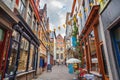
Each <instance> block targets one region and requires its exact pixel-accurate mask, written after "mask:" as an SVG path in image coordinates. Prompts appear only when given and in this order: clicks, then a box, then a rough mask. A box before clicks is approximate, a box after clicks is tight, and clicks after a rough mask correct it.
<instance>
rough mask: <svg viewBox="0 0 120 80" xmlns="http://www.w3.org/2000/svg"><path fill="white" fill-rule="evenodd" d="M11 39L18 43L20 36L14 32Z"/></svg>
mask: <svg viewBox="0 0 120 80" xmlns="http://www.w3.org/2000/svg"><path fill="white" fill-rule="evenodd" d="M12 38H13V39H14V40H16V41H19V38H20V34H19V33H18V32H17V31H15V30H14V31H13V33H12Z"/></svg>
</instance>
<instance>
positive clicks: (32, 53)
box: [5, 15, 40, 80]
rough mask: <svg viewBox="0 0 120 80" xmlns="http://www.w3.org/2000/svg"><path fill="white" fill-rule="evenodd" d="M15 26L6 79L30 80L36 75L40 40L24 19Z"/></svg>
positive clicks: (20, 18)
mask: <svg viewBox="0 0 120 80" xmlns="http://www.w3.org/2000/svg"><path fill="white" fill-rule="evenodd" d="M17 17H18V18H19V20H20V21H19V23H18V24H17V25H15V26H13V33H12V37H11V40H10V47H9V53H8V59H7V65H6V72H5V79H10V80H15V79H17V80H26V79H27V80H30V79H31V78H33V77H34V76H35V74H36V70H37V59H38V46H39V44H40V43H39V40H38V39H37V37H36V36H35V35H34V34H33V32H32V30H31V29H30V27H29V26H28V25H27V24H26V23H25V21H24V19H23V18H22V17H21V16H20V15H18V16H17Z"/></svg>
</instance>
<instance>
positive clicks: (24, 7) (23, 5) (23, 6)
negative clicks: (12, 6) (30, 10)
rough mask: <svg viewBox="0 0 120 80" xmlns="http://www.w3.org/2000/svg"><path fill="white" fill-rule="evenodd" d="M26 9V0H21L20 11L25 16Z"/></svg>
mask: <svg viewBox="0 0 120 80" xmlns="http://www.w3.org/2000/svg"><path fill="white" fill-rule="evenodd" d="M25 10H26V0H20V5H19V12H20V14H21V15H22V16H23V17H24V15H25V12H26V11H25Z"/></svg>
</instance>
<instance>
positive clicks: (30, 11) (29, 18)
mask: <svg viewBox="0 0 120 80" xmlns="http://www.w3.org/2000/svg"><path fill="white" fill-rule="evenodd" d="M31 18H32V8H31V6H30V5H29V8H28V12H27V23H28V25H31V21H32V20H31Z"/></svg>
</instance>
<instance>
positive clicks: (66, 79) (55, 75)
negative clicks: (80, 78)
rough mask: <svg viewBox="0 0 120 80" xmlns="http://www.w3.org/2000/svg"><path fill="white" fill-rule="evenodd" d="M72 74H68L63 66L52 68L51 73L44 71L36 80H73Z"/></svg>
mask: <svg viewBox="0 0 120 80" xmlns="http://www.w3.org/2000/svg"><path fill="white" fill-rule="evenodd" d="M74 76H75V75H74V74H69V73H68V68H67V67H66V66H65V65H59V66H58V65H56V66H53V68H52V71H48V72H47V71H44V72H43V73H42V74H41V75H40V76H39V77H38V79H36V80H73V78H74Z"/></svg>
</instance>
